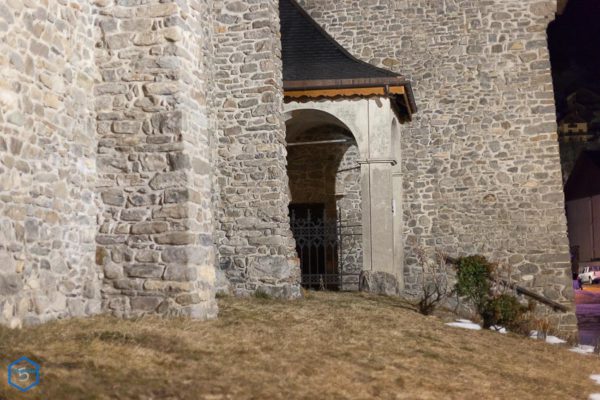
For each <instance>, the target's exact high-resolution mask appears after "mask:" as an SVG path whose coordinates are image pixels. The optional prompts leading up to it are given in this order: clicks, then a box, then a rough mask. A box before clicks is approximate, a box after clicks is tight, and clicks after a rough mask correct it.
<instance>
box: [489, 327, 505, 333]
mask: <svg viewBox="0 0 600 400" xmlns="http://www.w3.org/2000/svg"><path fill="white" fill-rule="evenodd" d="M490 330H492V331H494V332H499V333H506V332H507V330H506V328H505V327H503V326H496V325H494V326H490Z"/></svg>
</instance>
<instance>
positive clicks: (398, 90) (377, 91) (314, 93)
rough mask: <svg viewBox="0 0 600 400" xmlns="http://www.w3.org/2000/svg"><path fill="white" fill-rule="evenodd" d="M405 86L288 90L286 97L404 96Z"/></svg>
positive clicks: (285, 93)
mask: <svg viewBox="0 0 600 400" xmlns="http://www.w3.org/2000/svg"><path fill="white" fill-rule="evenodd" d="M404 93H405V91H404V86H391V87H388V89H387V92H386V88H385V87H382V86H379V87H362V88H340V89H309V90H286V91H284V96H285V97H288V98H301V97H309V98H318V97H338V96H342V97H351V96H362V97H368V96H386V95H388V94H404Z"/></svg>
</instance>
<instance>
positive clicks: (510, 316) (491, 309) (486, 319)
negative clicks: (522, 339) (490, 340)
mask: <svg viewBox="0 0 600 400" xmlns="http://www.w3.org/2000/svg"><path fill="white" fill-rule="evenodd" d="M528 311H529V308H528V307H527V306H524V305H522V304H521V303H519V300H518V299H517V298H516V297H515V296H513V295H510V294H507V293H504V294H501V295H499V296H496V297H493V298H491V299H489V300H488V301H487V303H486V306H485V309H484V310H483V313H482V315H481V317H482V319H483V327H484V328H489V327H491V326H494V325H500V326H503V327H505V328H506V329H508V330H510V331H513V332H517V331H520V330H521V329H520V328H521V325H522V323H523V316H524V315H525V313H527V312H528Z"/></svg>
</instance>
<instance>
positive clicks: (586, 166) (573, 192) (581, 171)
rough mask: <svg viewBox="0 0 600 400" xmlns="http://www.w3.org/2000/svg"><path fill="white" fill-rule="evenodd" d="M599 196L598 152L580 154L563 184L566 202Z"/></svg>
mask: <svg viewBox="0 0 600 400" xmlns="http://www.w3.org/2000/svg"><path fill="white" fill-rule="evenodd" d="M599 194H600V151H584V152H583V153H581V155H580V156H579V158H578V159H577V162H576V163H575V167H573V171H572V172H571V175H569V179H568V180H567V183H566V184H565V199H566V200H567V201H571V200H577V199H582V198H585V197H592V196H596V195H599Z"/></svg>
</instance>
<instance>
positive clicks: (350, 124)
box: [284, 100, 368, 158]
mask: <svg viewBox="0 0 600 400" xmlns="http://www.w3.org/2000/svg"><path fill="white" fill-rule="evenodd" d="M360 103H362V102H354V101H348V100H342V101H311V102H306V103H288V104H285V107H284V111H285V113H284V118H285V120H286V138H287V140H289V138H290V137H293V136H294V135H295V133H296V132H297V131H298V130H300V129H302V127H300V126H298V125H294V123H295V122H296V121H302V120H304V124H305V125H304V126H303V127H306V126H307V124H314V126H317V125H319V124H324V123H327V124H331V125H333V126H338V127H340V128H343V129H346V130H347V131H348V132H350V133H351V134H352V136H354V139H355V140H356V143H357V146H358V149H359V152H360V155H361V157H363V158H366V156H367V153H368V114H367V113H365V107H362V104H360Z"/></svg>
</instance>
